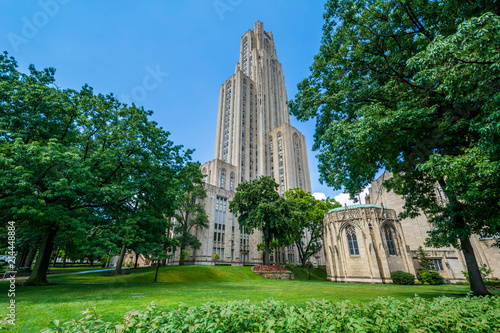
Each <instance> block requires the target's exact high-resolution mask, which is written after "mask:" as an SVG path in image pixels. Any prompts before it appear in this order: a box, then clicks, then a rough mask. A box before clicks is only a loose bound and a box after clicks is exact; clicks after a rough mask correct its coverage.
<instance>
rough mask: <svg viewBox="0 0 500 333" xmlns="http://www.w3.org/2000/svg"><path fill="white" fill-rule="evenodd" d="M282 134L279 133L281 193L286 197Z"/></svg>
mask: <svg viewBox="0 0 500 333" xmlns="http://www.w3.org/2000/svg"><path fill="white" fill-rule="evenodd" d="M282 143H283V142H282V139H281V133H278V158H279V172H280V184H279V185H280V193H281V195H282V196H283V195H285V174H284V168H283V146H282Z"/></svg>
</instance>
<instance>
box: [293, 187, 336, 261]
mask: <svg viewBox="0 0 500 333" xmlns="http://www.w3.org/2000/svg"><path fill="white" fill-rule="evenodd" d="M285 197H286V200H287V201H288V202H289V203H290V206H291V207H292V208H291V209H292V213H291V218H290V219H288V230H289V232H288V237H289V239H290V242H291V243H294V244H295V245H296V246H297V249H298V251H299V256H300V260H301V262H302V264H303V265H304V264H305V262H306V261H307V260H308V259H309V258H310V257H312V256H313V255H314V254H316V253H318V252H319V251H320V250H321V248H322V244H323V218H324V216H325V213H327V212H328V211H329V210H330V209H333V208H336V207H340V204H339V203H338V202H336V201H335V200H333V199H326V200H316V199H315V198H314V197H313V196H312V194H311V193H309V192H306V191H304V190H303V189H300V188H295V189H291V190H288V191H286V192H285ZM305 233H307V234H308V235H307V237H304V236H305ZM304 239H307V242H306V243H304V242H303V241H304Z"/></svg>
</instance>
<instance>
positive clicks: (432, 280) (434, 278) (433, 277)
mask: <svg viewBox="0 0 500 333" xmlns="http://www.w3.org/2000/svg"><path fill="white" fill-rule="evenodd" d="M418 279H419V280H420V282H422V284H431V285H440V284H444V278H443V277H442V276H441V275H439V273H438V272H431V271H421V272H419V273H418Z"/></svg>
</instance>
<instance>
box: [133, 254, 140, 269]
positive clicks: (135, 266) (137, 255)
mask: <svg viewBox="0 0 500 333" xmlns="http://www.w3.org/2000/svg"><path fill="white" fill-rule="evenodd" d="M137 260H139V253H136V254H135V264H134V268H137Z"/></svg>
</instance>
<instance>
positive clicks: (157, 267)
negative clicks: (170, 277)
mask: <svg viewBox="0 0 500 333" xmlns="http://www.w3.org/2000/svg"><path fill="white" fill-rule="evenodd" d="M159 269H160V258H158V261H157V263H156V274H155V280H154V283H156V280H157V278H158V270H159Z"/></svg>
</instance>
